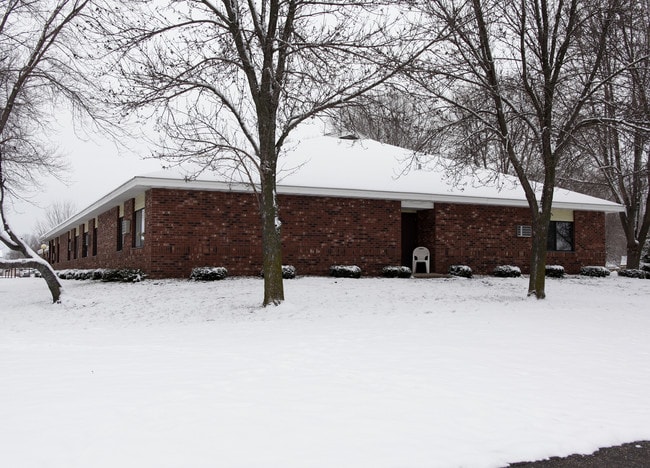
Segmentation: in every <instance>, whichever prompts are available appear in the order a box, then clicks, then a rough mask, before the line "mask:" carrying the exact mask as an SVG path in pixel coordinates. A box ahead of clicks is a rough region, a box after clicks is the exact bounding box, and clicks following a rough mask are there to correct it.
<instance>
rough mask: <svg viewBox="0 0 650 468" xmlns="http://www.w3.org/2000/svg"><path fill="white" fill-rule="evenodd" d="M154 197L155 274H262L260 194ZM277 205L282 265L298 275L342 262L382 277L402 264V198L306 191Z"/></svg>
mask: <svg viewBox="0 0 650 468" xmlns="http://www.w3.org/2000/svg"><path fill="white" fill-rule="evenodd" d="M151 200H152V209H151V210H149V211H148V212H147V223H148V224H149V223H150V224H149V227H148V229H149V230H150V232H151V233H152V234H151V235H150V236H149V238H148V240H151V242H152V243H153V245H154V251H153V259H152V269H151V274H152V276H156V277H157V276H172V277H187V276H189V274H190V271H191V269H192V268H193V267H198V266H225V267H226V268H227V269H228V271H229V273H230V274H231V275H258V274H259V273H260V271H261V268H262V246H261V229H260V218H259V212H258V205H257V201H256V198H255V196H254V195H252V194H241V193H229V192H207V191H190V190H188V191H178V190H164V189H153V190H151ZM278 202H279V205H280V219H281V221H282V234H283V235H282V238H283V263H284V264H290V265H293V266H295V267H296V269H297V270H298V273H299V274H327V273H328V269H329V266H330V265H332V264H336V263H343V264H357V265H358V266H360V267H361V268H362V270H363V271H364V273H366V274H379V273H380V272H381V268H383V267H384V266H386V265H389V264H393V265H394V264H397V262H399V249H400V245H399V242H400V241H399V229H395V228H394V226H399V219H400V218H399V217H400V204H399V202H387V201H381V200H359V199H346V198H322V197H318V198H316V197H303V196H280V197H279V200H278ZM145 243H146V242H145Z"/></svg>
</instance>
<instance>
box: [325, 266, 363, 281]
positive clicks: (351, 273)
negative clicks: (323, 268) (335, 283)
mask: <svg viewBox="0 0 650 468" xmlns="http://www.w3.org/2000/svg"><path fill="white" fill-rule="evenodd" d="M330 276H333V277H335V278H361V268H359V267H358V266H356V265H332V266H331V267H330Z"/></svg>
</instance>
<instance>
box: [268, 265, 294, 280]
mask: <svg viewBox="0 0 650 468" xmlns="http://www.w3.org/2000/svg"><path fill="white" fill-rule="evenodd" d="M297 274H298V271H297V270H296V267H295V266H293V265H282V278H284V279H294V278H295V277H296V275H297ZM260 276H261V277H262V278H263V277H264V271H260Z"/></svg>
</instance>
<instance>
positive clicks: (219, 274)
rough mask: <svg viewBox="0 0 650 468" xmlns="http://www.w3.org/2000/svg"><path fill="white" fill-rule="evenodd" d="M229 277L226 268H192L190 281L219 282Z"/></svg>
mask: <svg viewBox="0 0 650 468" xmlns="http://www.w3.org/2000/svg"><path fill="white" fill-rule="evenodd" d="M226 276H228V270H227V269H226V268H225V267H197V268H192V273H191V274H190V279H191V280H194V281H218V280H222V279H224V278H225V277H226Z"/></svg>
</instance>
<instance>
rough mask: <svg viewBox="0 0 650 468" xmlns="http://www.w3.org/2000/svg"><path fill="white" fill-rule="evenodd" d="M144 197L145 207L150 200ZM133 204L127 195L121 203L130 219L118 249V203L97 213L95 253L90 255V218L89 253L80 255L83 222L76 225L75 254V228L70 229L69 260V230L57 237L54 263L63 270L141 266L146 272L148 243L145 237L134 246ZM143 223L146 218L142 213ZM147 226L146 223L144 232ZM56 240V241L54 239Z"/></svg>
mask: <svg viewBox="0 0 650 468" xmlns="http://www.w3.org/2000/svg"><path fill="white" fill-rule="evenodd" d="M148 198H149V197H148V196H147V200H146V201H145V209H146V208H147V205H148V203H149V200H148ZM133 205H134V200H133V199H130V200H127V201H126V202H125V203H124V219H129V220H131V230H130V232H129V234H126V235H125V236H124V243H123V248H122V250H121V251H118V250H117V222H118V216H119V207H118V206H115V207H114V208H111V209H110V210H108V211H106V212H104V213H102V214H101V215H99V216H98V223H97V224H98V226H97V255H93V251H92V230H93V227H94V220H92V219H91V220H89V221H90V222H89V226H88V229H89V232H90V236H89V243H88V244H89V245H88V256H87V257H82V256H81V245H82V239H83V236H82V234H81V233H82V231H83V224H82V225H81V226H80V227H79V234H80V235H79V238H78V241H77V258H76V260H75V257H74V245H75V244H74V230H71V231H70V232H69V234H70V238H71V239H72V243H71V246H72V249H73V252H72V253H71V256H70V258H71V260H70V261H68V233H66V234H62V235H61V236H59V237H58V242H59V245H60V255H59V261H58V262H57V261H56V259H55V258H50V262H52V264H53V266H54V268H55V269H57V270H64V269H67V268H79V269H91V268H140V269H141V270H143V271H145V272H147V271H149V270H150V269H151V246H150V245H148V244H147V242H146V240H145V246H144V247H143V248H139V249H136V248H134V247H133V242H132V239H133V220H132V218H133ZM145 223H147V219H146V216H145ZM147 230H148V226H147V225H145V234H146V232H147ZM54 244H56V241H55V242H54Z"/></svg>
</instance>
